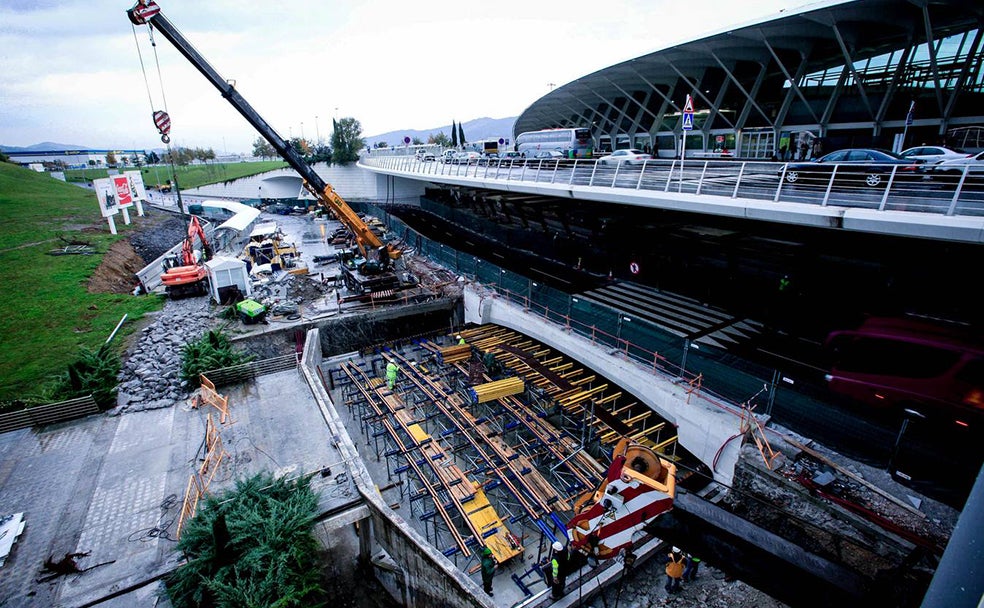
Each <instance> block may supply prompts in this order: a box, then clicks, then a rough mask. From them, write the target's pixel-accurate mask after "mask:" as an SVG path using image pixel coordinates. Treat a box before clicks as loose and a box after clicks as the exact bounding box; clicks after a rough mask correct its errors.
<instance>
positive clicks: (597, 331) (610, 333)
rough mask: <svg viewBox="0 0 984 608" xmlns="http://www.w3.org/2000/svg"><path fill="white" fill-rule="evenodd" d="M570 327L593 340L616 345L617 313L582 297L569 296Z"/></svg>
mask: <svg viewBox="0 0 984 608" xmlns="http://www.w3.org/2000/svg"><path fill="white" fill-rule="evenodd" d="M571 328H572V329H573V330H574V331H575V332H577V333H579V334H581V335H583V336H587V337H589V338H592V339H593V340H594V341H595V342H600V343H602V344H607V345H608V346H616V342H617V338H616V336H617V335H618V313H617V312H615V311H614V310H612V309H610V308H608V307H606V306H602V305H600V304H595V303H594V302H590V301H588V300H586V299H584V298H581V297H578V296H573V297H572V298H571Z"/></svg>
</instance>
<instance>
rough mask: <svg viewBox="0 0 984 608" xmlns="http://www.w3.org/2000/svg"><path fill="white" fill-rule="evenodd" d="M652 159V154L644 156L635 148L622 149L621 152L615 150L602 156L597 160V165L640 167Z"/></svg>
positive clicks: (644, 154)
mask: <svg viewBox="0 0 984 608" xmlns="http://www.w3.org/2000/svg"><path fill="white" fill-rule="evenodd" d="M652 157H653V156H652V154H646V153H645V152H643V151H642V150H637V149H635V148H624V149H622V150H615V151H614V152H612V153H611V154H609V155H607V156H602V157H601V158H599V159H598V163H599V164H602V165H617V164H620V163H625V164H627V165H641V164H642V163H644V162H646V161H647V160H651V159H652Z"/></svg>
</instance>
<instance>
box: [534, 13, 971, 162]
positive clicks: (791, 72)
mask: <svg viewBox="0 0 984 608" xmlns="http://www.w3.org/2000/svg"><path fill="white" fill-rule="evenodd" d="M981 23H982V21H981V7H980V3H979V2H976V1H975V0H943V1H939V2H925V3H907V2H898V1H897V0H853V1H843V0H825V1H823V2H815V3H811V4H807V5H805V6H803V7H802V8H800V9H796V10H792V11H782V12H780V13H779V14H777V15H775V16H774V17H770V18H766V19H762V20H759V21H756V22H752V23H746V24H740V25H736V26H733V27H729V28H727V29H725V30H723V31H720V32H716V33H713V34H711V35H709V36H706V37H703V38H700V39H698V40H691V41H686V42H683V43H681V44H677V45H674V46H670V47H667V48H664V49H660V50H657V51H655V52H652V53H649V54H647V55H643V56H641V57H636V58H633V59H630V60H628V61H625V62H623V63H620V64H617V65H613V66H610V67H607V68H604V69H602V70H599V71H597V72H594V73H593V74H588V75H586V76H583V77H581V78H578V79H577V80H574V81H573V82H570V83H568V84H565V85H563V86H560V87H557V88H555V89H553V90H552V91H550V92H549V93H548V94H546V95H544V96H543V97H541V98H540V99H538V100H536V101H534V102H533V103H532V104H531V105H530V106H529V107H528V108H527V109H526V110H525V111H523V113H522V114H521V115H520V116H519V118H518V119H517V120H516V126H515V132H516V134H519V133H522V132H524V131H534V130H539V129H545V128H552V127H587V128H590V129H591V132H592V138H593V139H594V141H595V149H599V148H601V149H606V148H609V149H617V148H629V147H632V148H640V149H642V148H645V147H646V146H651V148H652V150H653V151H654V155H655V156H659V157H672V156H677V155H679V152H680V137H681V136H682V134H683V130H682V112H683V105H684V101H685V99H686V97H687V95H690V96H691V97H692V98H693V100H694V108H695V110H696V111H695V113H694V130H693V131H690V132H689V133H688V135H687V145H686V150H687V153H688V155H690V154H705V153H713V152H714V151H715V150H721V149H728V150H730V151H731V152H733V153H734V154H735V155H736V156H738V157H741V158H759V159H768V158H771V157H772V155H773V154H777V153H778V152H779V151H780V149H782V148H785V150H786V153H787V156H786V159H787V160H791V159H794V158H800V157H815V156H818V155H819V154H820V153H823V152H830V151H833V150H837V149H839V148H845V147H865V146H868V147H871V146H877V147H882V148H896V147H899V149H901V148H902V147H907V146H912V145H919V144H920V143H922V142H926V143H941V140H944V139H945V138H946V134H947V131H948V130H949V129H950V128H952V127H957V126H961V125H981V124H984V112H982V110H981V108H982V107H984V106H982V104H981V99H982V96H984V88H982V84H984V83H982V77H981V66H982V61H984V59H982V57H984V53H982V52H981V51H982V46H981V45H982V27H981ZM910 110H911V111H912V114H911V116H910V114H909V113H910ZM903 134H906V135H907V137H906V140H905V141H904V142H903V141H900V140H901V137H902V135H903Z"/></svg>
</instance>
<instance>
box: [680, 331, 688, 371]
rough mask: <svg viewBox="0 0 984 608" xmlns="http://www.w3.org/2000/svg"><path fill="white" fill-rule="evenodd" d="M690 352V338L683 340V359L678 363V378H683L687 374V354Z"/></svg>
mask: <svg viewBox="0 0 984 608" xmlns="http://www.w3.org/2000/svg"><path fill="white" fill-rule="evenodd" d="M689 352H690V338H684V339H683V359H682V360H681V361H680V377H681V378H683V377H684V376H685V375H686V372H687V353H689Z"/></svg>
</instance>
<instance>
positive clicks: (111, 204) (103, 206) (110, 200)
mask: <svg viewBox="0 0 984 608" xmlns="http://www.w3.org/2000/svg"><path fill="white" fill-rule="evenodd" d="M92 188H93V189H94V190H95V191H96V199H98V200H99V211H100V212H101V213H102V216H103V217H110V216H112V215H116V214H117V213H119V212H120V206H119V203H118V202H117V200H116V184H114V183H113V180H112V179H110V178H108V177H104V178H102V179H94V180H92Z"/></svg>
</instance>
